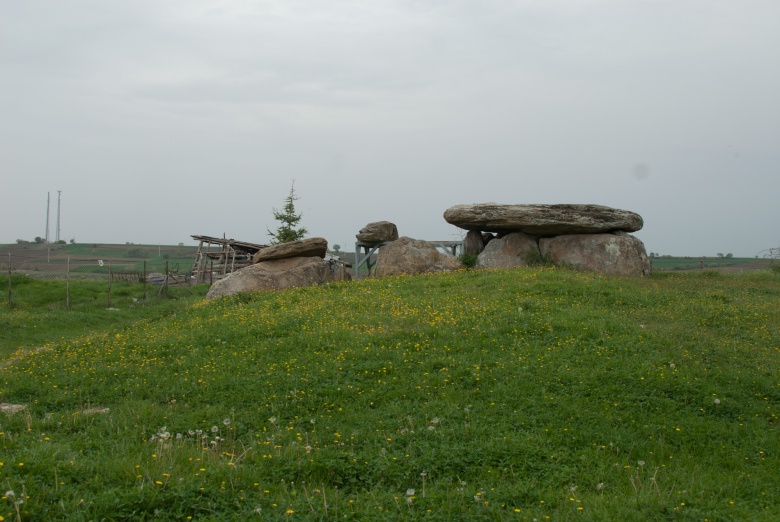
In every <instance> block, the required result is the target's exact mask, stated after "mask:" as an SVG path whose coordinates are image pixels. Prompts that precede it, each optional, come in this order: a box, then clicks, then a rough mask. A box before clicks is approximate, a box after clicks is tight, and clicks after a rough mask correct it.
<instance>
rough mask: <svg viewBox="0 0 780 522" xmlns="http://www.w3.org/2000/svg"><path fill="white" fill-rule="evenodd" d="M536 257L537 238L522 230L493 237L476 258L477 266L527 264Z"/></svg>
mask: <svg viewBox="0 0 780 522" xmlns="http://www.w3.org/2000/svg"><path fill="white" fill-rule="evenodd" d="M538 259H539V245H538V244H537V238H536V237H534V236H530V235H528V234H525V233H523V232H512V233H511V234H507V235H505V236H502V237H500V238H497V239H493V240H492V241H490V242H489V243H488V244H487V245H486V246H485V249H484V250H483V251H482V253H481V254H479V257H478V258H477V268H512V267H515V266H528V265H529V264H532V263H533V262H534V261H536V260H538Z"/></svg>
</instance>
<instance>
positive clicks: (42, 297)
mask: <svg viewBox="0 0 780 522" xmlns="http://www.w3.org/2000/svg"><path fill="white" fill-rule="evenodd" d="M5 281H7V280H4V282H5ZM4 286H5V285H4ZM12 289H13V292H12V298H11V306H9V303H8V294H7V291H6V292H4V293H3V295H2V297H3V300H2V302H0V359H5V358H7V357H8V356H10V355H11V353H13V352H14V351H17V350H20V349H24V350H35V349H37V348H39V347H41V346H47V345H54V344H55V343H57V342H60V341H63V340H64V339H70V338H73V337H75V336H79V335H83V334H86V333H93V334H94V333H97V332H100V331H105V330H109V329H118V328H122V327H124V326H127V325H130V324H132V323H134V322H136V321H138V320H140V319H145V318H157V317H160V316H164V315H169V314H173V313H175V312H176V310H178V309H180V308H181V307H182V303H186V302H192V301H194V300H196V299H200V298H202V297H203V296H204V295H205V293H206V291H207V290H208V288H207V287H206V286H204V285H198V286H193V287H186V288H185V287H175V286H171V287H169V288H168V289H166V291H164V292H161V291H160V287H159V286H156V285H147V287H146V295H144V286H143V285H142V284H139V283H133V284H131V283H125V282H114V283H112V285H111V302H110V306H109V295H108V282H107V281H71V283H70V308H68V306H67V304H68V303H67V298H66V295H67V294H66V283H65V281H45V280H39V279H34V278H28V277H24V276H13V278H12ZM4 290H5V288H4Z"/></svg>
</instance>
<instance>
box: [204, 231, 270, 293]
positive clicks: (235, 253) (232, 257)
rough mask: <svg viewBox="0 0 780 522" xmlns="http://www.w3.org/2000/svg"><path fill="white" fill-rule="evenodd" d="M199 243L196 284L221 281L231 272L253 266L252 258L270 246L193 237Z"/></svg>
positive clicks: (215, 238) (216, 238)
mask: <svg viewBox="0 0 780 522" xmlns="http://www.w3.org/2000/svg"><path fill="white" fill-rule="evenodd" d="M191 237H192V238H193V239H194V240H196V241H199V242H200V244H199V245H198V252H197V254H195V264H194V265H193V266H192V277H193V279H194V282H195V283H205V282H207V281H208V282H211V281H214V280H216V279H221V278H223V277H225V276H226V275H228V274H229V273H231V272H234V271H236V270H238V269H240V268H244V267H246V266H249V265H251V264H252V257H253V256H254V255H255V254H256V253H257V252H258V251H259V250H262V249H263V248H267V247H268V246H269V245H258V244H255V243H247V242H245V241H236V240H235V239H225V238H221V239H220V238H218V237H210V236H199V235H194V236H191Z"/></svg>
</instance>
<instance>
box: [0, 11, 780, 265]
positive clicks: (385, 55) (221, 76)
mask: <svg viewBox="0 0 780 522" xmlns="http://www.w3.org/2000/svg"><path fill="white" fill-rule="evenodd" d="M778 21H780V2H778V1H777V0H766V1H760V0H755V1H754V0H742V1H739V2H736V1H733V0H701V1H693V0H536V1H533V0H527V1H510V0H500V1H499V0H482V1H459V0H432V1H425V0H413V1H412V0H409V1H400V0H399V1H384V0H377V1H371V0H354V1H351V0H338V1H336V0H333V1H325V0H311V1H298V0H278V1H259V0H258V1H249V0H246V1H239V0H221V1H219V2H217V1H209V2H207V1H197V0H171V1H166V0H124V1H119V0H69V1H67V2H66V1H63V0H0V242H4V243H11V242H14V241H15V240H16V239H18V238H23V239H28V240H32V239H33V238H34V237H35V236H44V235H45V231H46V197H47V192H51V194H52V207H51V208H52V211H51V214H52V218H51V232H50V236H51V238H52V239H54V238H55V233H56V200H57V191H58V190H61V191H62V207H61V223H60V227H61V234H60V237H61V238H62V239H66V240H70V239H71V238H75V240H76V242H90V243H92V242H111V243H124V242H127V241H129V242H134V243H151V244H157V243H162V244H176V243H179V242H184V243H185V244H188V245H189V244H192V245H194V244H196V243H195V242H194V241H193V240H192V239H191V238H190V235H191V234H205V235H213V236H220V237H221V236H222V234H223V233H225V234H226V235H227V237H232V238H235V239H240V240H243V241H249V242H258V243H265V242H267V241H268V240H269V238H268V235H267V232H266V229H267V228H271V229H275V228H276V227H277V225H278V223H277V222H275V221H274V220H273V215H272V209H273V207H277V208H279V207H282V206H283V204H284V198H285V197H286V196H287V194H288V192H289V190H290V186H291V183H292V180H295V189H296V192H297V194H298V196H299V197H300V199H299V200H298V201H297V202H296V205H297V206H296V208H297V210H298V211H300V212H302V213H303V220H302V224H303V225H304V226H306V227H307V228H308V230H309V236H321V237H325V238H326V239H327V240H328V241H329V243H330V244H331V245H333V244H340V245H341V246H342V250H343V249H345V248H346V249H348V250H350V251H351V250H352V245H353V243H354V241H355V234H356V233H357V232H358V230H359V229H360V228H362V227H363V226H364V225H365V224H366V223H368V222H371V221H380V220H389V221H392V222H394V223H396V224H397V225H398V230H399V232H400V234H401V235H406V236H411V237H414V238H418V239H428V240H454V239H458V238H460V237H461V233H460V232H461V231H460V230H459V229H457V228H455V227H453V226H452V225H449V224H447V223H446V222H445V221H444V219H443V218H442V213H443V212H444V211H445V210H446V209H447V208H448V207H450V206H452V205H455V204H460V203H478V202H499V203H595V204H601V205H607V206H611V207H616V208H621V209H626V210H631V211H634V212H637V213H639V214H640V215H641V216H642V217H643V218H644V221H645V226H644V229H643V230H641V231H639V232H637V233H636V235H637V237H639V238H640V239H641V240H642V241H644V243H645V246H646V248H647V251H648V252H651V251H652V252H659V253H661V254H674V255H692V256H697V255H715V254H716V253H717V252H723V253H726V252H732V253H734V255H735V256H753V255H755V254H758V253H759V252H760V251H762V250H764V249H767V248H770V247H778V246H780V227H779V226H778V224H780V200H779V198H778V196H779V195H780V30H778Z"/></svg>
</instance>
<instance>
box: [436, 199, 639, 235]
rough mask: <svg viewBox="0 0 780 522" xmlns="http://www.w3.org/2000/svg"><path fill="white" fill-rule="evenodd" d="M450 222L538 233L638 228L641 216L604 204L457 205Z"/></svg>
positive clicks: (450, 211) (450, 213)
mask: <svg viewBox="0 0 780 522" xmlns="http://www.w3.org/2000/svg"><path fill="white" fill-rule="evenodd" d="M444 219H445V220H446V221H447V223H450V224H453V225H455V226H457V227H460V228H462V229H465V230H482V231H488V232H525V233H526V234H531V235H534V236H539V237H550V236H558V235H564V234H598V233H606V232H614V231H623V232H635V231H637V230H640V229H641V228H642V226H643V224H644V223H643V221H642V217H641V216H640V215H639V214H636V213H634V212H629V211H628V210H620V209H616V208H611V207H605V206H602V205H578V204H560V205H502V204H499V203H477V204H473V205H455V206H454V207H450V208H448V209H447V210H446V211H445V212H444Z"/></svg>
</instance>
